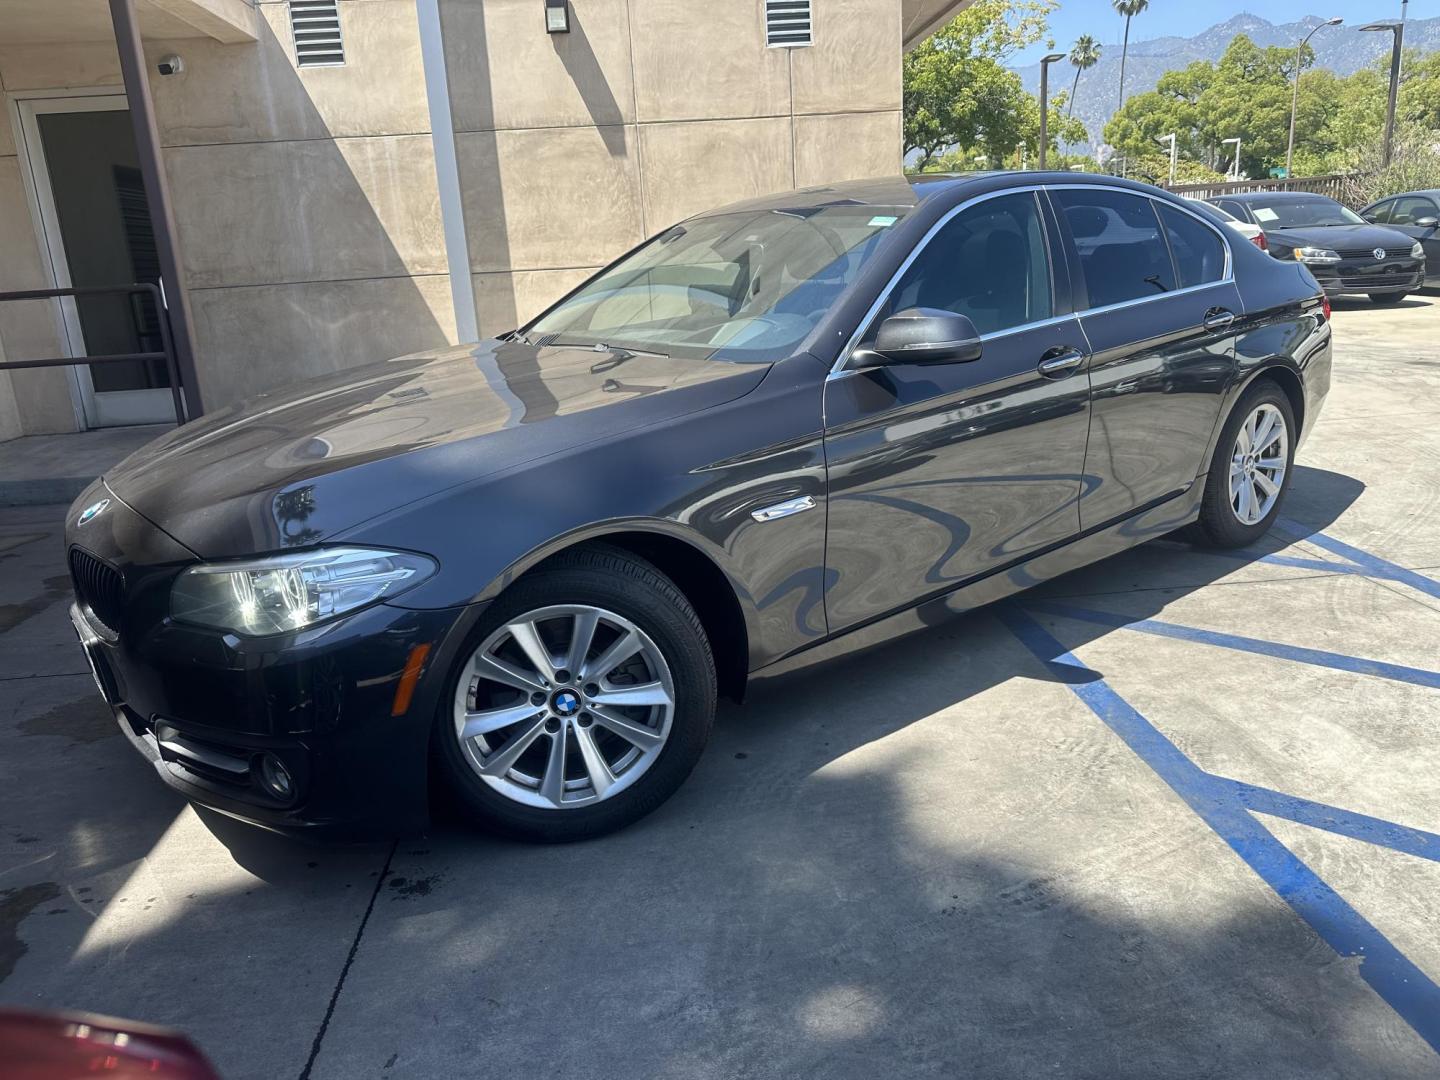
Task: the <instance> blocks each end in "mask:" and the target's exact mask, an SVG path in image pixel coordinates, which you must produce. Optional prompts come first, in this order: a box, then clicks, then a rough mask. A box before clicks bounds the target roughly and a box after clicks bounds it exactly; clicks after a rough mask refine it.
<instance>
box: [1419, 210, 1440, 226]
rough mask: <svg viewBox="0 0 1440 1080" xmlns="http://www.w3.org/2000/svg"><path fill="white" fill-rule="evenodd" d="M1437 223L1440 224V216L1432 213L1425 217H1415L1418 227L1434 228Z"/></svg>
mask: <svg viewBox="0 0 1440 1080" xmlns="http://www.w3.org/2000/svg"><path fill="white" fill-rule="evenodd" d="M1436 225H1440V218H1437V217H1434V216H1432V215H1428V214H1427V215H1426V216H1425V217H1422V218H1416V219H1415V227H1416V228H1417V229H1433V228H1435V226H1436Z"/></svg>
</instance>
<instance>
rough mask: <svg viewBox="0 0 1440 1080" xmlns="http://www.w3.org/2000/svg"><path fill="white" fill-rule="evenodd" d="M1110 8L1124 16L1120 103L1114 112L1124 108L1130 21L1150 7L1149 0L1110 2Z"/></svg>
mask: <svg viewBox="0 0 1440 1080" xmlns="http://www.w3.org/2000/svg"><path fill="white" fill-rule="evenodd" d="M1110 6H1111V7H1113V8H1114V9H1115V10H1116V11H1117V12H1118V13H1119V14H1121V15H1124V16H1125V40H1124V42H1123V43H1122V44H1121V46H1120V103H1119V104H1118V105H1116V106H1115V108H1116V111H1119V110H1120V109H1123V108H1124V107H1125V58H1126V57H1127V56H1128V55H1129V54H1130V20H1131V19H1133V18H1134V17H1135V16H1136V15H1139V14H1140V13H1141V12H1142V11H1144V10H1145V9H1146V8H1148V7H1149V6H1150V0H1110Z"/></svg>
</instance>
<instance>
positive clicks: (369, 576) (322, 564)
mask: <svg viewBox="0 0 1440 1080" xmlns="http://www.w3.org/2000/svg"><path fill="white" fill-rule="evenodd" d="M434 572H435V562H434V560H432V559H428V558H426V557H425V556H424V555H414V554H411V553H409V552H396V551H375V550H373V549H369V548H348V547H333V548H321V549H320V550H318V551H302V552H296V553H295V554H293V555H276V556H272V557H270V558H265V559H253V560H250V561H247V562H230V563H213V564H210V565H206V566H194V567H191V568H190V569H189V570H186V571H185V572H184V573H183V574H181V575H180V576H179V577H178V578H177V579H176V580H175V584H174V586H173V587H172V588H171V590H170V614H171V615H173V616H174V617H175V618H176V619H178V620H180V621H182V622H188V623H198V624H200V625H201V626H213V627H216V628H218V629H221V630H233V631H235V632H236V633H237V634H253V635H263V634H280V633H285V632H286V631H291V630H300V629H303V628H304V627H307V626H310V625H312V624H314V623H318V622H320V621H322V620H324V619H329V618H333V617H334V616H336V615H343V614H345V613H346V612H348V611H355V610H357V609H358V608H362V607H364V606H365V605H367V604H373V603H375V602H376V601H377V600H381V599H383V598H385V597H389V596H395V595H396V594H398V593H401V592H404V591H405V590H406V589H409V588H411V587H413V586H415V585H418V584H420V582H422V581H424V580H425V579H426V578H427V577H429V576H430V575H431V574H433V573H434Z"/></svg>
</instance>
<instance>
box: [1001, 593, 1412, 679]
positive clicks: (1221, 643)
mask: <svg viewBox="0 0 1440 1080" xmlns="http://www.w3.org/2000/svg"><path fill="white" fill-rule="evenodd" d="M1025 606H1026V608H1027V609H1029V610H1031V611H1039V612H1043V613H1044V614H1046V615H1058V616H1060V617H1061V618H1065V619H1075V620H1078V621H1080V622H1088V623H1096V624H1098V625H1100V626H1110V627H1114V628H1115V629H1116V630H1134V631H1135V632H1137V633H1141V634H1153V635H1154V636H1156V637H1168V638H1178V639H1179V640H1181V641H1193V642H1196V643H1198V644H1201V645H1214V646H1216V647H1218V648H1221V649H1234V650H1236V651H1238V652H1249V653H1257V654H1259V655H1261V656H1273V657H1275V658H1276V659H1277V660H1290V661H1293V662H1295V663H1297V664H1311V665H1314V666H1316V667H1327V668H1334V669H1335V670H1337V671H1349V672H1353V673H1354V674H1356V675H1374V676H1377V677H1379V678H1382V679H1393V680H1395V681H1396V682H1407V683H1413V684H1414V685H1416V686H1427V687H1430V688H1431V689H1437V690H1440V671H1429V670H1427V669H1425V668H1415V667H1407V666H1405V665H1404V664H1391V663H1389V662H1387V661H1385V660H1367V659H1365V658H1364V657H1361V656H1348V655H1346V654H1345V653H1337V652H1329V651H1328V650H1325V649H1309V648H1305V647H1303V646H1300V645H1285V644H1282V643H1281V642H1278V641H1265V640H1263V639H1261V638H1252V637H1245V636H1243V635H1241V634H1226V633H1222V632H1220V631H1217V630H1201V629H1199V628H1197V627H1193V626H1179V625H1177V624H1175V623H1169V622H1162V621H1160V620H1159V619H1131V618H1129V617H1127V616H1125V615H1117V614H1115V613H1114V612H1110V611H1097V610H1095V609H1093V608H1083V607H1076V606H1075V605H1073V604H1061V603H1057V602H1055V601H1053V600H1031V601H1027V602H1026V604H1025Z"/></svg>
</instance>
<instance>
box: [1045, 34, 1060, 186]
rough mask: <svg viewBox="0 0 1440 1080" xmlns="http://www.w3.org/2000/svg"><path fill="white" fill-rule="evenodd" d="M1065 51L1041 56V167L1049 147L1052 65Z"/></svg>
mask: <svg viewBox="0 0 1440 1080" xmlns="http://www.w3.org/2000/svg"><path fill="white" fill-rule="evenodd" d="M1064 59H1065V53H1051V54H1050V55H1049V56H1044V57H1041V58H1040V169H1041V171H1044V169H1045V151H1046V150H1048V149H1049V145H1048V144H1049V142H1050V135H1049V132H1048V130H1047V128H1048V121H1049V118H1050V65H1051V64H1053V63H1055V62H1056V61H1057V60H1064Z"/></svg>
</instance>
